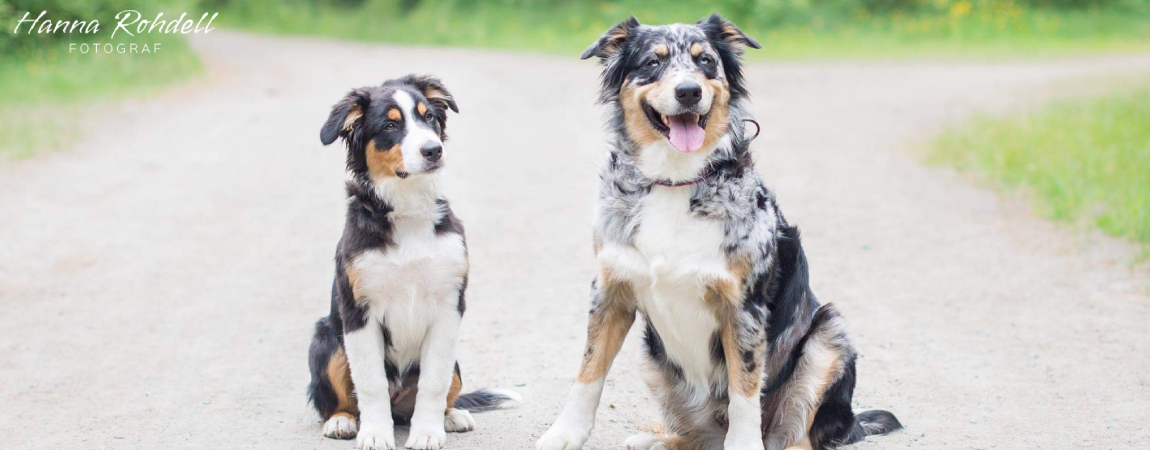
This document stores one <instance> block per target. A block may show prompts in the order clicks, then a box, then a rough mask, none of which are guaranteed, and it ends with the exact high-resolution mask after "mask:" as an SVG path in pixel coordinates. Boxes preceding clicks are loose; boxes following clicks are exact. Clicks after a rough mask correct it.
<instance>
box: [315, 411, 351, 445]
mask: <svg viewBox="0 0 1150 450" xmlns="http://www.w3.org/2000/svg"><path fill="white" fill-rule="evenodd" d="M356 430H357V427H356V426H355V418H354V417H351V416H349V415H347V414H338V415H334V416H331V417H330V418H328V419H327V422H324V423H323V435H324V436H327V437H329V438H332V439H351V438H353V437H355V432H356Z"/></svg>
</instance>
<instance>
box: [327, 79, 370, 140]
mask: <svg viewBox="0 0 1150 450" xmlns="http://www.w3.org/2000/svg"><path fill="white" fill-rule="evenodd" d="M368 98H369V97H368V94H367V92H366V91H363V90H362V89H354V90H352V91H351V92H348V93H347V96H345V97H344V98H343V100H340V101H339V103H336V104H335V106H332V107H331V115H330V116H328V118H327V122H324V124H323V128H320V130H319V141H320V142H322V143H323V145H328V144H331V143H332V142H335V140H336V138H338V137H340V136H342V135H345V134H346V133H349V132H351V131H352V130H353V129H355V126H356V124H359V125H363V112H364V111H366V110H367V105H368Z"/></svg>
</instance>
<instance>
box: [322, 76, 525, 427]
mask: <svg viewBox="0 0 1150 450" xmlns="http://www.w3.org/2000/svg"><path fill="white" fill-rule="evenodd" d="M449 109H450V110H452V111H455V112H458V111H459V110H458V108H457V107H456V105H455V100H454V99H453V98H452V96H451V94H450V93H448V91H447V89H446V88H444V87H443V84H442V83H440V82H439V80H437V79H435V78H431V77H425V76H413V75H411V76H407V77H403V78H399V79H395V80H390V81H387V82H385V83H383V84H382V85H380V86H370V87H363V88H359V89H354V90H352V91H351V92H350V93H348V94H347V96H346V97H344V98H343V100H341V101H340V102H339V103H336V105H335V106H334V107H333V108H332V111H331V116H330V117H329V118H328V120H327V122H326V123H325V124H324V125H323V128H322V129H321V130H320V140H321V141H322V142H323V144H324V145H328V144H331V143H332V142H335V140H336V139H337V138H343V140H344V142H345V143H346V144H347V170H348V173H349V175H350V178H351V179H350V180H349V181H348V182H347V196H348V208H347V222H346V224H345V225H344V230H343V237H342V239H340V241H339V245H338V247H337V248H336V255H335V263H336V265H335V280H334V282H333V283H332V292H331V313H330V315H329V316H328V317H324V318H322V319H320V320H319V322H318V323H316V332H315V337H314V338H313V339H312V343H311V350H310V353H309V366H310V368H311V376H312V378H311V385H310V387H309V396H310V398H311V401H312V403H313V404H314V405H315V408H316V410H317V411H318V412H319V414H320V416H321V417H322V419H323V420H324V424H323V434H324V435H325V436H327V437H330V438H339V439H348V438H351V437H353V436H355V437H356V444H357V448H360V449H367V450H378V449H387V450H394V449H395V448H396V445H395V437H394V433H393V426H394V423H396V422H399V423H410V424H411V434H410V437H409V438H408V440H407V443H406V447H408V448H416V449H438V448H441V447H442V446H443V444H444V442H445V441H446V439H447V435H446V431H469V430H472V429H474V428H475V421H474V420H473V419H472V417H471V415H470V414H469V413H468V411H467V410H468V409H470V410H472V411H477V410H485V409H493V408H498V407H500V406H513V404H514V402H516V401H517V400H518V398H517V397H516V396H515V394H513V393H509V392H497V391H490V390H488V391H478V392H474V393H471V394H466V395H460V389H461V387H462V379H461V376H460V371H459V364H458V363H457V362H456V358H455V343H456V338H457V335H458V331H459V324H460V321H461V320H462V319H463V312H464V309H465V307H466V304H465V302H464V297H463V293H464V290H465V289H466V288H467V270H468V263H467V244H466V242H465V240H464V237H463V226H462V224H461V223H460V222H459V219H457V218H456V217H455V215H454V214H452V212H451V207H450V206H448V203H447V200H446V199H444V198H443V196H442V195H441V194H440V191H439V187H438V175H439V169H440V168H441V167H443V154H444V150H443V143H444V141H445V140H446V138H447V136H446V134H445V133H444V129H445V127H446V125H447V110H449ZM357 431H358V433H357Z"/></svg>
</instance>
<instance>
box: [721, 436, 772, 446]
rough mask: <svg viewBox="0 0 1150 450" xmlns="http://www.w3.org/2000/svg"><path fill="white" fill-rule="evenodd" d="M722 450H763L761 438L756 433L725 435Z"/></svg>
mask: <svg viewBox="0 0 1150 450" xmlns="http://www.w3.org/2000/svg"><path fill="white" fill-rule="evenodd" d="M723 450H763V437H762V436H761V435H760V434H758V433H727V438H726V439H724V440H723Z"/></svg>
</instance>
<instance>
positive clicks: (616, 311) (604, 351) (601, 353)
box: [576, 266, 635, 384]
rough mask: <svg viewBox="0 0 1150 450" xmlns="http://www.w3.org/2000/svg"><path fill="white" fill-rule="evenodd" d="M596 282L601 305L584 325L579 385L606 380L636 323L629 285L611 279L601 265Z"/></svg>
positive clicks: (632, 292) (607, 271)
mask: <svg viewBox="0 0 1150 450" xmlns="http://www.w3.org/2000/svg"><path fill="white" fill-rule="evenodd" d="M599 270H600V274H599V279H598V286H599V289H602V291H603V292H602V295H603V298H604V300H603V302H604V304H602V305H600V306H599V308H600V309H599V310H597V311H594V312H592V313H591V317H590V320H589V322H588V324H587V347H586V351H585V352H584V353H583V363H582V364H581V365H580V366H579V376H578V377H577V378H576V379H577V380H578V381H579V382H580V383H583V384H587V383H593V382H595V381H598V380H600V379H602V378H603V377H605V376H606V375H607V370H608V369H610V368H611V362H612V361H614V360H615V355H617V354H618V353H619V348H620V347H622V346H623V339H624V338H626V337H627V330H630V329H631V324H632V323H634V322H635V309H634V307H633V306H634V304H635V294H634V291H632V289H631V285H630V284H628V283H626V282H622V281H617V280H614V279H613V278H612V276H611V272H610V270H609V269H607V268H605V267H603V266H600V269H599Z"/></svg>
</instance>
